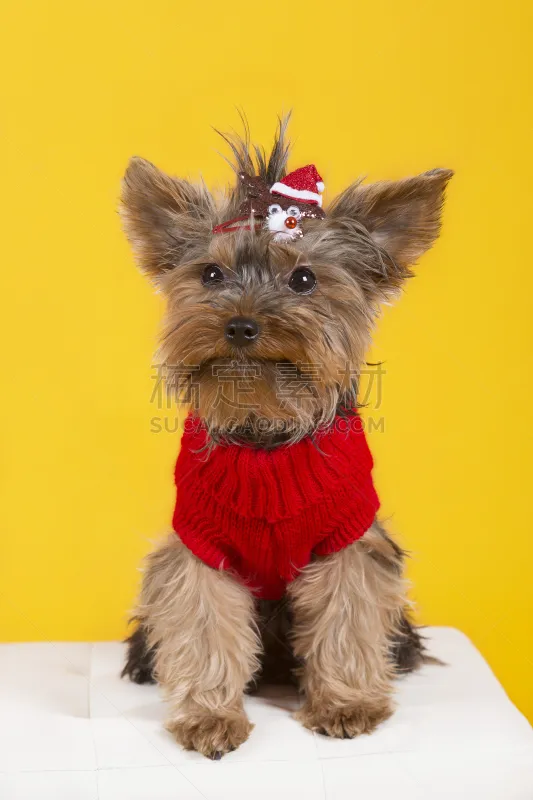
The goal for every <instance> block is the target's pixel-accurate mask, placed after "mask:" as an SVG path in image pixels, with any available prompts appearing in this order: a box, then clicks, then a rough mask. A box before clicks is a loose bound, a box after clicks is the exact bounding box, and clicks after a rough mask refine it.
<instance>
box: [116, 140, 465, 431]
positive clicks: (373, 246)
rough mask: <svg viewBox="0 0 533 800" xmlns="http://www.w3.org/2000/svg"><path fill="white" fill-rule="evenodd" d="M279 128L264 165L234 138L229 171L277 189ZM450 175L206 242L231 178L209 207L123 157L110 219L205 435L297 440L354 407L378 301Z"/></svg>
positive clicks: (351, 190) (423, 237) (281, 155)
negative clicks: (118, 225)
mask: <svg viewBox="0 0 533 800" xmlns="http://www.w3.org/2000/svg"><path fill="white" fill-rule="evenodd" d="M283 133H284V126H283V125H281V126H280V131H279V135H278V137H277V139H276V143H275V146H274V149H273V152H272V154H271V157H270V159H269V161H268V162H266V161H265V160H264V159H262V158H259V160H258V163H257V164H253V162H252V159H251V156H250V154H249V151H248V148H247V145H246V143H245V142H240V143H238V146H236V147H235V148H234V152H235V153H236V160H237V164H236V171H237V172H238V173H240V172H247V174H250V173H251V171H252V169H251V168H252V167H253V168H254V169H255V170H256V171H257V173H258V174H257V176H256V177H257V178H260V179H261V181H263V182H264V183H266V184H272V183H274V182H275V181H277V180H280V179H281V178H282V177H283V176H284V174H285V166H286V160H287V147H286V145H285V144H284V141H283ZM234 143H235V142H234ZM451 175H452V172H451V171H449V170H443V169H437V170H432V171H431V172H427V173H424V174H422V175H419V176H417V177H413V178H408V179H406V180H402V181H398V182H380V183H376V184H370V185H362V184H361V183H355V184H353V185H351V186H350V187H348V189H346V190H345V191H344V192H343V193H342V194H341V195H340V196H339V197H337V199H336V200H334V201H333V203H332V204H331V206H330V207H329V208H328V209H326V213H325V215H324V216H323V218H313V217H306V216H305V215H304V216H302V218H301V220H300V222H301V227H302V231H303V235H302V236H301V238H300V239H298V240H295V241H283V242H279V241H276V240H275V237H274V236H273V235H272V233H271V232H269V231H268V230H265V228H264V226H262V225H260V226H257V228H256V227H255V226H254V225H253V224H251V225H250V226H249V227H250V228H251V229H250V230H246V229H243V228H241V229H239V230H235V231H231V232H226V233H219V234H214V233H213V228H214V227H215V226H216V225H219V224H220V223H221V222H224V221H226V220H228V219H231V218H232V217H235V216H236V215H237V213H238V211H239V209H241V208H242V206H243V203H245V202H246V196H245V195H244V194H243V193H244V192H245V189H246V187H245V184H244V183H243V181H242V180H237V183H236V187H235V189H234V190H233V191H231V192H230V193H229V194H228V195H227V196H226V197H225V199H224V201H223V202H221V203H215V200H214V199H213V196H212V195H211V194H210V193H209V192H208V191H207V190H206V189H205V187H201V186H195V185H192V184H190V183H188V182H187V181H184V180H181V179H178V178H171V177H169V176H167V175H166V174H164V173H163V172H161V171H160V170H158V169H157V168H156V167H155V166H153V165H152V164H150V163H149V162H147V161H144V160H142V159H138V158H136V159H133V160H132V161H131V162H130V164H129V166H128V169H127V171H126V175H125V177H124V182H123V194H122V207H121V211H122V216H123V220H124V225H125V229H126V232H127V235H128V237H129V239H130V242H131V244H132V246H133V249H134V252H135V254H136V257H137V260H138V262H139V265H140V267H141V269H142V270H143V271H144V272H146V273H147V274H148V275H149V276H150V277H151V278H152V279H153V280H154V281H155V283H156V284H157V286H158V288H159V290H160V291H162V292H163V293H164V294H165V296H166V301H167V310H166V314H165V319H164V323H163V333H162V340H161V347H160V351H159V356H160V361H161V363H162V364H163V365H164V366H165V374H166V376H167V381H168V382H169V384H170V386H171V387H172V388H173V389H175V390H176V391H177V392H178V393H179V394H181V396H182V397H183V395H184V393H185V394H186V393H188V392H190V398H191V400H192V401H193V404H194V406H195V409H196V412H197V413H198V415H199V416H200V417H201V418H202V419H203V421H204V422H205V424H206V425H207V427H208V430H209V431H210V433H211V435H212V437H213V439H215V440H216V439H217V438H221V437H225V438H232V437H236V438H238V437H239V434H240V432H242V431H243V430H246V429H248V430H249V429H250V426H251V427H252V428H253V430H254V431H255V435H254V437H253V438H254V439H255V440H258V439H261V437H266V438H268V437H269V436H270V437H271V436H272V435H274V434H276V433H282V435H283V437H284V440H296V439H298V438H301V437H302V436H304V435H306V434H307V433H309V432H310V431H311V430H313V429H315V428H316V427H317V426H318V425H320V424H327V423H328V422H330V421H331V420H332V419H333V417H334V415H335V413H336V412H337V409H338V408H339V406H344V407H346V408H352V407H354V406H355V405H356V395H357V385H358V377H359V371H360V367H361V365H362V363H363V361H364V356H365V352H366V350H367V348H368V345H369V340H370V334H371V331H372V327H373V323H374V321H375V318H376V316H377V314H378V312H379V308H380V304H381V303H382V302H383V301H386V300H388V299H389V298H390V297H391V296H393V295H395V294H396V293H397V292H398V290H399V289H400V287H401V285H402V283H403V281H404V280H405V279H406V278H407V277H409V275H410V274H411V272H410V266H411V265H412V264H413V263H414V262H415V261H416V260H417V259H418V258H419V257H420V256H421V255H422V254H423V253H424V252H425V251H426V250H427V249H428V248H429V247H430V246H431V245H432V243H433V242H434V241H435V239H436V238H437V236H438V233H439V227H440V217H441V209H442V204H443V199H444V190H445V187H446V184H447V182H448V180H449V179H450V177H451Z"/></svg>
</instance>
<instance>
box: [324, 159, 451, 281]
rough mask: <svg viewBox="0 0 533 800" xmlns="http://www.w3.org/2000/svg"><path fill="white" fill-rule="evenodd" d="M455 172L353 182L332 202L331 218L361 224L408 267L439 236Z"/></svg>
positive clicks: (401, 264) (381, 246)
mask: <svg viewBox="0 0 533 800" xmlns="http://www.w3.org/2000/svg"><path fill="white" fill-rule="evenodd" d="M452 175H453V172H452V170H449V169H433V170H431V171H430V172H424V173H422V175H417V176H416V177H413V178H406V179H404V180H400V181H380V182H378V183H371V184H368V185H362V184H361V183H355V184H352V186H349V187H348V188H347V189H346V190H345V191H344V192H343V193H342V194H340V195H339V197H337V199H336V200H335V201H334V202H333V204H332V206H331V207H330V208H329V209H328V217H331V218H333V219H337V220H340V219H342V218H349V219H352V220H356V221H358V222H360V223H362V224H363V225H364V227H365V228H366V230H367V231H368V232H369V234H370V236H371V237H372V239H373V241H374V242H375V244H377V245H378V246H379V247H380V248H382V249H383V250H385V251H386V253H388V255H389V256H390V257H391V258H392V260H393V261H394V262H395V263H396V265H397V266H398V267H400V269H406V268H407V267H409V266H410V265H412V264H414V263H415V262H416V261H417V260H418V259H419V258H420V256H422V255H423V254H424V253H425V252H426V250H429V248H430V247H431V245H432V244H433V242H434V241H435V240H436V239H437V237H438V235H439V231H440V223H441V214H442V206H443V203H444V191H445V189H446V185H447V183H448V181H449V180H450V178H451V177H452Z"/></svg>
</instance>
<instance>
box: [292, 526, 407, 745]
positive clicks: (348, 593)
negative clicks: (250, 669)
mask: <svg viewBox="0 0 533 800" xmlns="http://www.w3.org/2000/svg"><path fill="white" fill-rule="evenodd" d="M368 534H370V539H379V533H376V532H375V531H373V530H372V528H370V530H369V531H368V533H367V534H365V537H363V538H366V536H367V535H368ZM379 546H380V547H381V546H382V543H381V541H380V542H379ZM390 557H391V559H393V558H394V554H393V552H392V550H391V552H390ZM289 595H290V597H291V600H292V605H293V609H294V629H293V640H294V652H295V654H296V655H297V656H298V657H300V658H301V659H302V660H303V662H304V667H303V669H302V675H301V680H302V687H303V689H304V692H305V695H306V700H305V705H304V707H303V708H302V710H301V711H300V712H299V713H298V718H299V719H300V720H301V721H302V723H303V724H304V725H305V726H306V727H308V728H311V729H312V730H318V731H320V732H323V733H327V734H329V735H331V736H346V737H352V736H355V735H357V734H359V733H370V731H372V730H373V729H374V728H375V726H376V725H377V724H379V722H381V721H383V720H384V719H386V718H387V717H388V716H390V714H391V713H392V709H393V706H392V700H391V695H392V691H393V689H392V679H393V677H394V662H393V660H392V658H391V653H390V640H391V637H392V635H393V634H394V632H395V631H396V630H397V628H398V625H399V623H400V621H401V619H402V610H403V608H404V606H405V603H406V598H405V582H404V581H403V579H402V577H401V575H400V574H399V573H398V572H397V571H391V570H390V569H389V567H388V566H387V565H385V564H384V563H383V562H382V561H381V560H376V559H374V558H372V556H371V555H370V547H369V545H368V542H367V543H365V544H363V543H362V541H357V542H355V543H354V544H352V545H350V546H349V547H346V548H345V549H344V550H341V551H340V552H338V553H335V554H334V555H331V556H327V557H325V558H316V559H315V560H314V561H313V562H312V563H311V564H310V565H309V566H308V567H306V568H305V569H304V570H303V571H302V573H301V574H300V575H299V576H298V577H297V578H296V580H294V581H293V583H292V584H291V585H290V587H289Z"/></svg>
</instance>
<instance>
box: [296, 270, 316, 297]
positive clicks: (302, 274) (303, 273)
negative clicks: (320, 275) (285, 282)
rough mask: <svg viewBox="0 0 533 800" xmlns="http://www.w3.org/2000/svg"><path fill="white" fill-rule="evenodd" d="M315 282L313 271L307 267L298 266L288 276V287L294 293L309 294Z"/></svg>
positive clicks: (314, 286)
mask: <svg viewBox="0 0 533 800" xmlns="http://www.w3.org/2000/svg"><path fill="white" fill-rule="evenodd" d="M316 284H317V280H316V276H315V273H314V272H313V271H312V270H310V269H309V267H298V269H295V270H294V272H293V273H292V275H291V277H290V278H289V289H292V291H293V292H296V294H311V292H312V291H313V289H315V288H316Z"/></svg>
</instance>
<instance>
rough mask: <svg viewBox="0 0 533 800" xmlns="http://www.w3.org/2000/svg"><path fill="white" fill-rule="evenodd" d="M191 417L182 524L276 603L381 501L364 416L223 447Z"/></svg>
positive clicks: (177, 514)
mask: <svg viewBox="0 0 533 800" xmlns="http://www.w3.org/2000/svg"><path fill="white" fill-rule="evenodd" d="M206 441H207V433H206V430H205V428H204V427H203V425H202V423H201V422H200V420H199V419H198V418H196V417H194V416H192V415H191V416H189V417H188V419H187V422H186V425H185V432H184V434H183V437H182V441H181V449H180V453H179V456H178V460H177V463H176V469H175V481H176V487H177V501H176V506H175V510H174V516H173V527H174V530H175V531H176V533H177V534H178V535H179V537H180V539H181V540H182V542H183V543H184V544H185V545H186V546H187V547H188V548H189V550H191V552H192V553H194V555H195V556H197V557H198V558H199V559H201V560H202V561H203V562H204V563H205V564H207V565H208V566H210V567H213V568H214V569H224V570H231V571H232V572H233V573H234V574H236V575H237V576H239V578H240V579H241V580H242V581H243V582H244V583H246V585H247V586H249V588H250V590H251V591H252V592H253V594H254V595H255V596H256V597H260V598H264V599H268V600H276V599H279V598H281V597H282V596H283V594H284V591H285V588H286V586H287V583H289V582H290V581H292V580H293V579H294V578H295V577H296V576H297V575H298V573H299V572H300V570H301V569H303V567H305V566H306V565H307V564H309V562H310V561H311V558H312V555H313V554H316V555H318V556H325V555H329V554H330V553H335V552H337V551H338V550H341V549H342V548H343V547H346V546H347V545H349V544H351V543H352V542H354V541H356V540H357V539H359V538H361V536H363V534H364V533H365V532H366V531H367V530H368V528H369V527H370V526H371V524H372V522H373V521H374V517H375V515H376V512H377V510H378V508H379V499H378V496H377V494H376V490H375V488H374V484H373V482H372V466H373V460H372V455H371V453H370V450H369V448H368V444H367V441H366V438H365V434H364V431H363V427H362V423H361V418H360V417H359V416H358V415H356V414H353V415H350V416H348V417H343V416H337V417H336V418H335V421H334V423H333V424H332V425H331V426H330V427H329V428H327V429H324V430H323V431H320V432H318V433H316V434H314V435H313V436H308V437H306V438H304V439H302V440H301V441H299V442H296V443H295V444H288V445H280V446H278V447H276V448H273V449H270V450H268V449H264V448H263V449H261V448H257V447H253V446H248V445H238V444H227V445H224V444H217V445H215V446H214V448H213V449H211V450H210V449H209V448H206V446H205V445H206Z"/></svg>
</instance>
